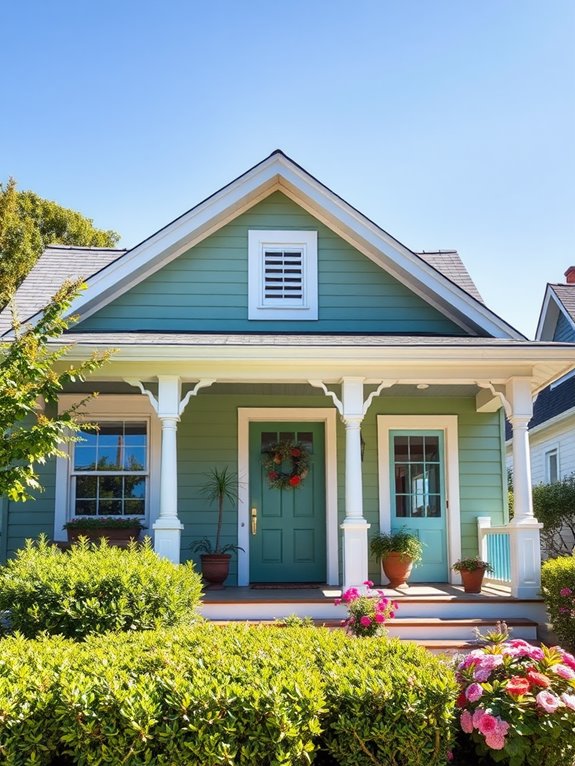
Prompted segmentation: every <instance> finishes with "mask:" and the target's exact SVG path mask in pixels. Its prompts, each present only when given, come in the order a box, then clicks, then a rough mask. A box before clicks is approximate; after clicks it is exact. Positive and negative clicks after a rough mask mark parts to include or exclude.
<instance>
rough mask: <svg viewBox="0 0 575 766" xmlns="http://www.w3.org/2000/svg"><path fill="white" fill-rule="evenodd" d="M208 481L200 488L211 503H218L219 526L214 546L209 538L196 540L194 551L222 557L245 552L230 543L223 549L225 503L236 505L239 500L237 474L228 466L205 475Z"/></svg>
mask: <svg viewBox="0 0 575 766" xmlns="http://www.w3.org/2000/svg"><path fill="white" fill-rule="evenodd" d="M204 475H205V477H206V481H205V482H204V484H203V485H202V487H201V488H200V492H201V493H202V495H206V496H207V498H208V500H209V502H210V503H213V502H217V504H218V524H217V527H216V541H215V544H214V545H212V541H211V540H210V539H209V538H208V537H204V538H203V539H202V540H196V541H194V542H193V543H192V544H191V545H190V548H191V549H192V551H195V552H199V551H201V552H202V553H207V554H216V555H221V554H222V553H227V552H228V551H238V550H240V551H243V548H240V546H239V545H234V544H233V543H228V544H227V545H224V546H223V547H222V545H221V542H220V541H221V537H222V523H223V520H224V502H225V501H226V500H229V502H230V503H232V504H234V503H236V501H237V499H238V477H237V474H235V473H231V472H230V471H229V470H228V466H226V467H225V468H222V469H220V468H218V467H217V466H216V467H215V468H212V469H211V470H210V471H209V473H207V474H204Z"/></svg>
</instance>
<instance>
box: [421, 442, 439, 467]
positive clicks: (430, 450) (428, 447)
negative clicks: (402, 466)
mask: <svg viewBox="0 0 575 766" xmlns="http://www.w3.org/2000/svg"><path fill="white" fill-rule="evenodd" d="M424 440H425V459H426V460H433V461H435V462H438V461H439V438H438V437H437V436H426V437H424Z"/></svg>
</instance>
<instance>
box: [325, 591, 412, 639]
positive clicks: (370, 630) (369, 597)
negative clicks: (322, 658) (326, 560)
mask: <svg viewBox="0 0 575 766" xmlns="http://www.w3.org/2000/svg"><path fill="white" fill-rule="evenodd" d="M363 584H364V585H365V586H367V588H366V592H365V593H360V591H359V590H358V589H357V588H348V589H347V590H346V591H344V592H343V593H342V595H341V598H336V599H335V601H334V604H335V605H336V606H339V605H340V604H345V605H346V606H347V619H346V620H344V622H343V625H344V627H346V628H347V630H348V632H349V633H351V634H352V635H354V636H378V635H383V634H384V630H385V628H384V624H385V622H386V621H387V620H391V619H393V617H395V612H396V610H397V608H398V604H397V601H391V599H389V598H386V596H385V592H384V591H382V590H376V591H372V590H371V588H372V587H373V582H372V581H371V580H366V581H365V582H364V583H363Z"/></svg>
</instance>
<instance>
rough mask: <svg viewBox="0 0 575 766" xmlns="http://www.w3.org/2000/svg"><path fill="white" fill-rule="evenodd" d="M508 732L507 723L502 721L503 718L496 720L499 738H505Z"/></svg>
mask: <svg viewBox="0 0 575 766" xmlns="http://www.w3.org/2000/svg"><path fill="white" fill-rule="evenodd" d="M508 731H509V724H508V723H507V721H504V720H503V718H498V719H497V734H499V735H500V736H501V737H506V736H507V732H508Z"/></svg>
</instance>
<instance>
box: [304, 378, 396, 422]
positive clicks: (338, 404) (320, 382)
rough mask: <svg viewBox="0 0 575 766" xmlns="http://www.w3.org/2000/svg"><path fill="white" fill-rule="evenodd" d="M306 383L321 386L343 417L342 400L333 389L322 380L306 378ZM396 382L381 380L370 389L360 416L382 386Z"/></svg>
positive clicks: (315, 386)
mask: <svg viewBox="0 0 575 766" xmlns="http://www.w3.org/2000/svg"><path fill="white" fill-rule="evenodd" d="M308 383H309V384H310V386H313V387H314V388H321V390H322V391H323V392H324V394H325V395H326V396H330V397H331V398H332V399H333V402H334V404H335V406H336V408H337V411H338V412H339V414H340V416H341V417H342V418H343V417H344V413H343V402H341V401H340V400H339V399H338V397H337V395H336V394H335V393H334V392H333V391H330V390H329V389H328V387H327V386H326V385H325V383H324V382H323V380H308ZM396 383H397V380H382V381H381V383H380V384H379V386H378V387H377V388H376V389H375V391H372V392H371V394H370V395H369V396H368V397H367V399H366V400H365V402H364V403H363V407H362V412H361V415H362V417H364V416H365V414H366V412H367V411H368V409H369V407H370V405H371V403H372V401H373V400H374V398H375V397H376V396H379V395H380V393H381V392H382V391H383V389H384V388H391V386H394V385H395V384H396Z"/></svg>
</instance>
